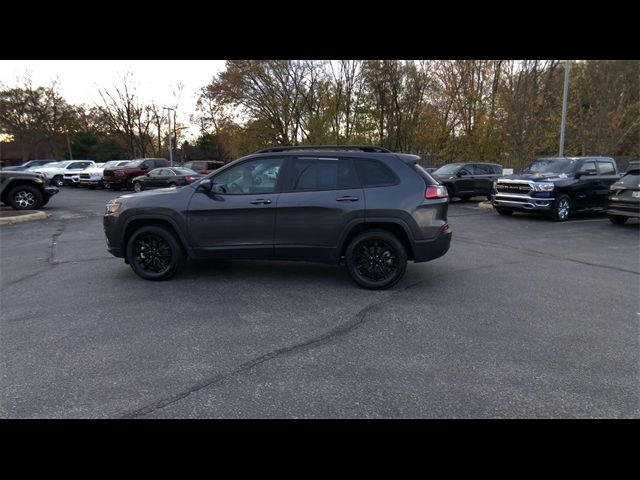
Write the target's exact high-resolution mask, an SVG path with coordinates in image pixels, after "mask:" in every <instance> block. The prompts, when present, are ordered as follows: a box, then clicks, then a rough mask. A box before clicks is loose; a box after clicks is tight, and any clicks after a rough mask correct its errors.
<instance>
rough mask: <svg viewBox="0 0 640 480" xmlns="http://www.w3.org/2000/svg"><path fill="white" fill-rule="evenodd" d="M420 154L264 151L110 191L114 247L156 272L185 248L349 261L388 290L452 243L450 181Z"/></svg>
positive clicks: (155, 276)
mask: <svg viewBox="0 0 640 480" xmlns="http://www.w3.org/2000/svg"><path fill="white" fill-rule="evenodd" d="M418 160H420V157H418V156H416V155H407V154H400V153H391V152H389V151H388V150H385V149H383V148H380V147H372V146H324V147H279V148H272V149H266V150H261V151H260V152H257V153H256V154H253V155H249V156H247V157H244V158H241V159H238V160H236V161H234V162H232V163H230V164H227V165H225V166H224V167H222V168H221V169H220V170H218V171H217V172H214V173H212V174H210V175H208V176H207V177H205V178H204V179H201V180H199V181H197V182H194V183H193V184H191V185H189V186H187V187H184V188H177V189H164V190H157V191H150V192H142V193H136V194H131V195H124V196H121V197H118V198H116V199H114V200H112V201H110V202H109V203H108V204H107V206H106V213H105V216H104V230H105V234H106V237H107V247H108V250H109V252H111V253H112V254H113V255H115V256H116V257H124V259H125V262H126V263H129V264H130V265H131V267H132V269H133V271H134V272H135V273H136V274H138V275H139V276H140V277H142V278H145V279H148V280H160V279H165V278H169V277H170V276H172V275H173V274H174V273H175V272H176V270H177V268H178V267H179V266H180V265H181V264H182V262H183V261H184V259H185V257H186V256H190V257H192V258H224V259H230V258H252V259H278V260H304V261H312V262H325V263H339V262H341V261H344V263H345V264H346V266H347V269H348V271H349V273H350V275H351V277H352V278H353V279H354V281H355V282H356V283H358V284H359V285H360V286H362V287H365V288H373V289H381V288H386V287H389V286H391V285H393V284H395V283H396V282H397V281H398V280H400V278H401V277H402V276H403V274H404V272H405V269H406V263H407V260H413V261H415V262H425V261H428V260H432V259H434V258H438V257H440V256H442V255H444V254H445V253H446V252H447V250H448V249H449V244H450V241H451V231H450V229H449V225H448V224H447V209H448V206H449V199H448V196H447V190H446V188H445V187H443V186H442V185H439V184H438V183H437V182H436V181H435V180H434V179H433V178H432V177H431V175H429V174H428V173H427V172H426V171H425V170H424V169H423V168H422V167H420V166H419V165H418V164H417V163H416V162H417V161H418Z"/></svg>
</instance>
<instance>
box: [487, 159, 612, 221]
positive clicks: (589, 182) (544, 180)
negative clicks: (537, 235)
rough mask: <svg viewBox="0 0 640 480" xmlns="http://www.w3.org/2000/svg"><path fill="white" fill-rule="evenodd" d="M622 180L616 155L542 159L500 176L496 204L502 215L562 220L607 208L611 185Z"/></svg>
mask: <svg viewBox="0 0 640 480" xmlns="http://www.w3.org/2000/svg"><path fill="white" fill-rule="evenodd" d="M619 179H620V175H619V174H618V169H617V166H616V162H615V160H614V159H613V158H609V157H552V158H540V159H538V160H535V161H534V162H533V163H532V164H531V165H529V166H528V167H527V168H525V169H524V170H523V171H522V175H512V176H509V177H504V178H500V179H498V180H497V181H496V185H495V195H493V201H492V204H493V207H494V208H495V210H496V212H498V213H499V214H500V215H511V214H512V213H513V212H514V211H520V212H542V213H546V214H549V215H551V217H552V218H553V219H554V220H556V221H560V222H562V221H565V220H567V219H568V218H569V217H570V216H571V214H572V213H573V212H574V211H576V210H580V209H584V208H606V207H607V199H608V196H609V187H610V186H611V184H612V183H614V182H615V181H617V180H619Z"/></svg>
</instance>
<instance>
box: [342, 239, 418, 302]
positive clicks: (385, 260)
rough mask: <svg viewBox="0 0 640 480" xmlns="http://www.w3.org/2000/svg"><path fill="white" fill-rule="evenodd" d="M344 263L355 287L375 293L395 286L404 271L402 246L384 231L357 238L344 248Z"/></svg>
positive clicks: (405, 262) (405, 265)
mask: <svg viewBox="0 0 640 480" xmlns="http://www.w3.org/2000/svg"><path fill="white" fill-rule="evenodd" d="M345 261H346V264H347V269H348V270H349V274H350V275H351V278H353V280H354V281H355V282H356V283H357V284H358V285H360V286H361V287H364V288H370V289H376V290H379V289H384V288H388V287H390V286H392V285H394V284H395V283H397V282H398V281H399V280H400V278H402V276H403V275H404V273H405V270H406V268H407V254H406V251H405V248H404V246H403V245H402V243H401V242H400V241H399V240H398V239H397V238H396V237H395V236H394V235H393V234H391V233H390V232H387V231H385V230H371V231H367V232H364V233H362V234H360V235H358V236H357V237H356V238H355V239H354V240H353V241H352V242H351V243H350V245H349V247H348V248H347V251H346V252H345Z"/></svg>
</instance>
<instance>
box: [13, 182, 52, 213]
mask: <svg viewBox="0 0 640 480" xmlns="http://www.w3.org/2000/svg"><path fill="white" fill-rule="evenodd" d="M8 199H9V205H11V208H13V209H14V210H35V209H37V208H40V207H41V206H42V205H43V202H44V198H43V195H42V192H40V190H38V189H37V188H36V187H32V186H30V185H19V186H17V187H15V188H14V189H13V190H11V191H10V192H9V196H8Z"/></svg>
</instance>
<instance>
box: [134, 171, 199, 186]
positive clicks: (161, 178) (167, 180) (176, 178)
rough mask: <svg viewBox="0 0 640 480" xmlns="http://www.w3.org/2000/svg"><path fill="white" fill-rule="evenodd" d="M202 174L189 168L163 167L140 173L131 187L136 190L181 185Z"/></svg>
mask: <svg viewBox="0 0 640 480" xmlns="http://www.w3.org/2000/svg"><path fill="white" fill-rule="evenodd" d="M202 177H204V175H200V174H199V173H197V172H194V171H193V170H191V169H190V168H184V167H165V168H156V169H154V170H151V171H150V172H149V173H147V174H145V175H140V176H139V177H136V178H134V179H133V189H134V190H135V191H136V192H141V191H142V190H145V189H148V188H167V187H182V186H184V185H189V184H190V183H193V182H195V181H196V180H199V179H201V178H202Z"/></svg>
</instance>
